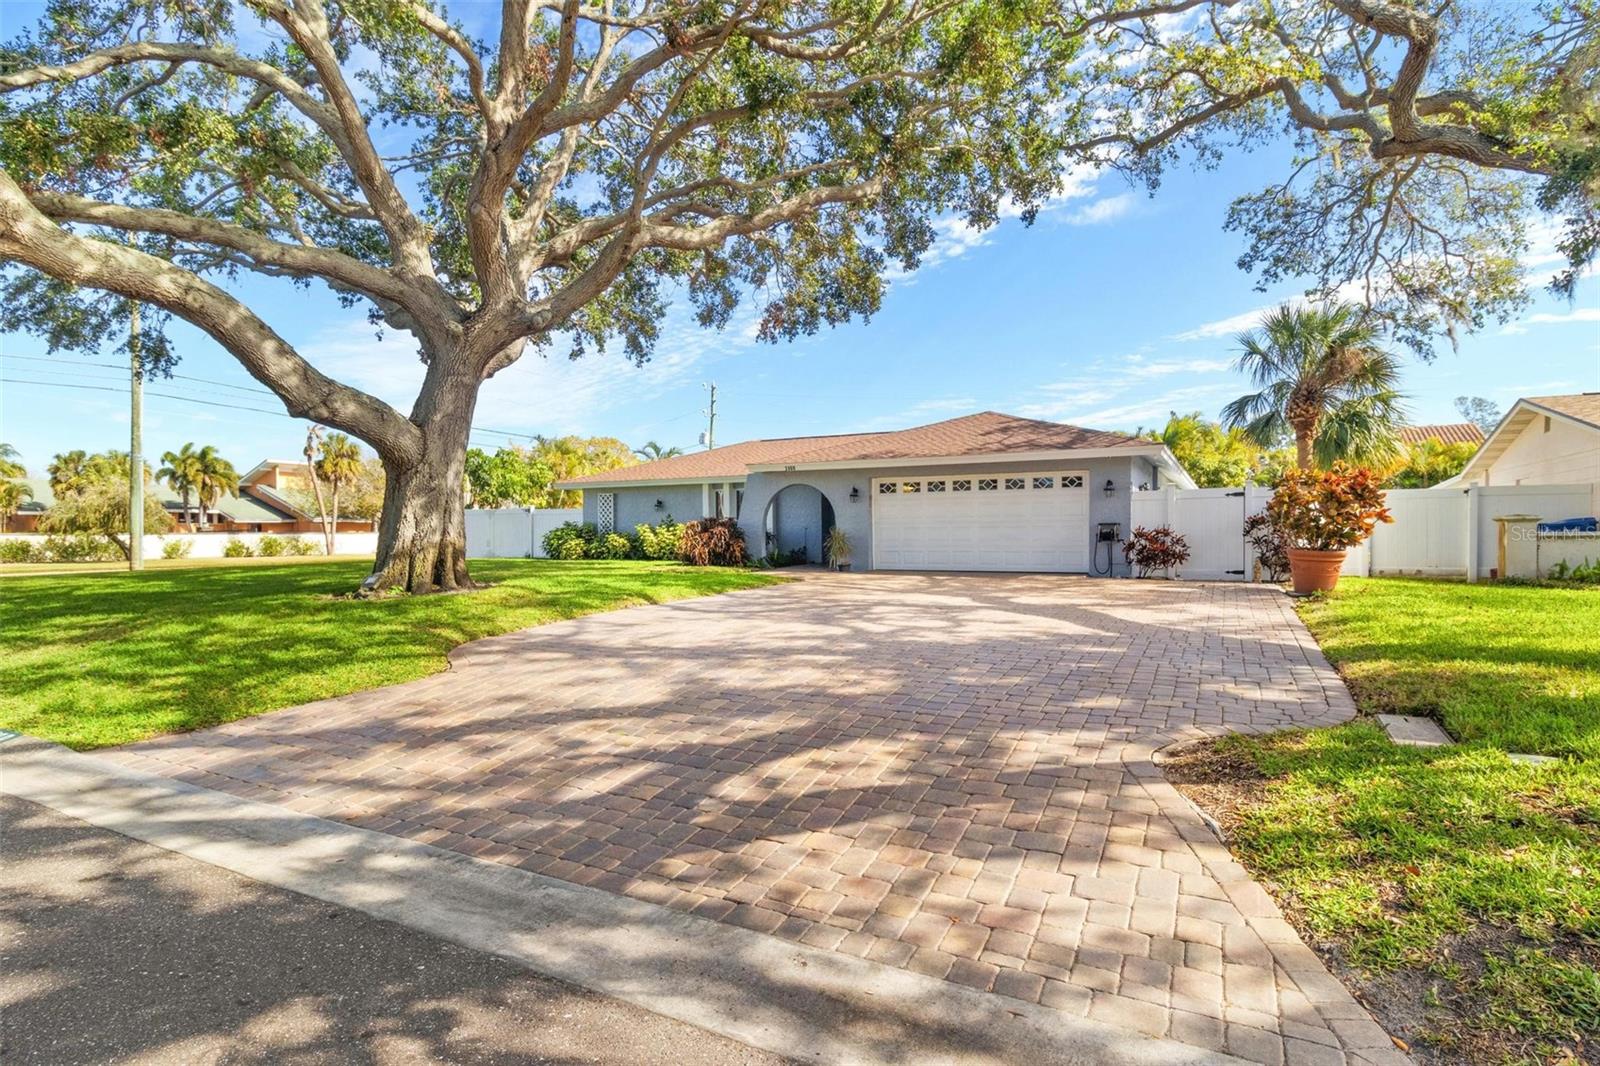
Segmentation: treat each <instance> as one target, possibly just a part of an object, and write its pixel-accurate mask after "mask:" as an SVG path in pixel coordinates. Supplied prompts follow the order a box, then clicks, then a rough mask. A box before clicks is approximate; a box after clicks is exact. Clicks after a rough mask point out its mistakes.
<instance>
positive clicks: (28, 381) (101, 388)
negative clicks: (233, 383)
mask: <svg viewBox="0 0 1600 1066" xmlns="http://www.w3.org/2000/svg"><path fill="white" fill-rule="evenodd" d="M0 383H3V384H6V385H43V386H45V387H47V388H52V389H81V390H85V391H89V392H115V393H122V394H126V393H127V391H128V390H127V387H126V386H123V387H122V388H116V387H114V386H111V385H79V384H75V383H68V382H65V381H39V380H37V379H34V378H0ZM145 395H146V396H159V397H161V398H162V399H165V400H177V401H179V402H180V403H193V404H199V405H201V406H202V407H225V408H228V409H229V410H233V411H251V412H254V413H255V414H260V415H273V416H275V417H277V418H288V419H291V420H293V421H300V419H298V418H295V416H294V415H291V414H290V413H289V412H287V411H268V410H265V409H264V408H260V407H244V406H242V405H240V404H234V403H219V402H217V401H216V400H197V399H195V398H194V397H193V396H179V395H176V394H175V393H170V392H146V393H145ZM473 432H474V433H475V434H476V435H477V436H478V440H477V446H479V447H485V446H494V447H498V446H499V442H498V441H494V442H493V443H492V445H491V442H490V441H489V440H486V439H484V434H495V435H500V434H505V435H507V436H513V437H527V438H528V439H529V440H535V439H537V437H536V435H535V434H531V433H510V432H509V431H507V430H499V429H485V428H483V427H481V426H474V427H473Z"/></svg>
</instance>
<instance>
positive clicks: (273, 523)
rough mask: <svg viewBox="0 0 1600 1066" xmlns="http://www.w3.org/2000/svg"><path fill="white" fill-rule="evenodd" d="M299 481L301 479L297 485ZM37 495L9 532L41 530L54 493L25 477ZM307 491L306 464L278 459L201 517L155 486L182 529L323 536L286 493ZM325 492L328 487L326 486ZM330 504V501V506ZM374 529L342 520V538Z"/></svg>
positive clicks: (368, 523)
mask: <svg viewBox="0 0 1600 1066" xmlns="http://www.w3.org/2000/svg"><path fill="white" fill-rule="evenodd" d="M297 479H298V480H297ZM20 480H21V481H22V482H23V484H25V485H27V486H28V489H29V491H30V492H32V494H33V496H32V498H31V499H28V500H24V501H23V503H22V506H21V507H19V508H18V509H17V513H16V514H15V515H13V516H12V517H11V519H10V520H9V521H8V522H7V523H6V528H5V531H6V532H7V533H34V532H37V531H38V529H39V519H40V518H42V517H44V513H45V512H46V511H48V510H49V509H50V508H51V507H52V506H54V505H55V494H54V493H52V492H51V491H50V481H49V479H48V478H22V479H20ZM302 485H303V486H304V490H305V491H306V492H309V491H310V481H309V480H308V479H307V474H306V464H305V463H296V462H289V461H286V460H280V459H269V460H267V461H266V462H264V463H258V464H256V466H255V467H253V468H252V469H251V470H250V472H249V473H247V474H245V475H244V476H242V477H240V478H239V492H238V494H237V495H235V494H233V493H226V494H224V495H223V496H221V497H219V498H218V499H217V501H216V503H215V504H213V505H212V506H211V507H208V508H206V509H205V511H204V513H203V514H202V513H201V507H200V502H199V501H198V500H197V499H195V497H194V496H193V494H191V495H190V497H189V506H188V508H187V509H185V507H184V505H183V500H182V499H180V498H179V496H178V494H177V493H176V492H173V491H172V490H171V489H170V488H168V487H167V486H166V485H164V484H158V485H156V486H155V491H156V492H157V493H159V494H160V500H161V506H162V508H163V509H164V510H166V512H167V514H169V515H171V516H172V520H173V522H175V523H176V524H177V526H178V528H179V529H180V530H185V531H192V530H194V529H196V528H199V529H204V530H206V531H209V532H217V533H278V534H287V533H321V532H322V523H321V521H320V520H318V518H317V517H316V515H314V514H310V513H308V512H306V511H304V510H302V509H301V508H300V506H299V505H297V504H296V503H295V502H293V501H292V500H291V499H290V498H289V497H288V495H286V493H288V492H291V491H295V490H298V489H299V488H301V486H302ZM323 491H324V492H327V486H326V485H324V486H323ZM329 502H330V504H331V502H332V501H331V500H330V501H329ZM373 528H374V526H373V522H372V520H371V519H366V518H344V519H340V521H339V529H338V531H339V532H340V533H359V532H367V531H370V530H372V529H373Z"/></svg>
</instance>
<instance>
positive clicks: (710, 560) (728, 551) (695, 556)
mask: <svg viewBox="0 0 1600 1066" xmlns="http://www.w3.org/2000/svg"><path fill="white" fill-rule="evenodd" d="M679 558H681V559H682V560H683V561H684V562H686V563H688V564H689V565H690V566H743V565H744V564H745V559H746V555H745V547H744V533H743V532H741V531H740V529H739V526H738V524H737V523H736V522H734V520H733V519H731V518H702V519H700V520H699V521H698V522H690V523H689V524H688V525H686V526H684V527H683V545H682V547H681V548H680V550H679Z"/></svg>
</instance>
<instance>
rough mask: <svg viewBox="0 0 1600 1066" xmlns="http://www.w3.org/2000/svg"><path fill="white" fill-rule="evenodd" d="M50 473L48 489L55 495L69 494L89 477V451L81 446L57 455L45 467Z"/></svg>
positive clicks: (76, 489)
mask: <svg viewBox="0 0 1600 1066" xmlns="http://www.w3.org/2000/svg"><path fill="white" fill-rule="evenodd" d="M45 472H46V473H47V474H49V475H50V491H51V492H52V493H54V494H55V495H56V496H57V497H61V496H70V495H72V494H73V493H74V492H76V491H78V490H79V489H80V488H82V487H83V485H84V483H85V482H86V481H87V480H88V477H89V453H88V452H86V451H84V450H83V449H82V448H78V449H76V450H74V451H70V452H66V453H63V454H59V455H57V456H56V457H55V458H54V459H51V460H50V465H49V466H47V467H45Z"/></svg>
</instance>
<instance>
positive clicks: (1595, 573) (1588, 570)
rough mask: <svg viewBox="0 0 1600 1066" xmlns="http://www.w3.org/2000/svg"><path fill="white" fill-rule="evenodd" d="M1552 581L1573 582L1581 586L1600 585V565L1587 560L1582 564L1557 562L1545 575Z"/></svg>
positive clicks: (1562, 560)
mask: <svg viewBox="0 0 1600 1066" xmlns="http://www.w3.org/2000/svg"><path fill="white" fill-rule="evenodd" d="M1545 576H1546V577H1548V578H1549V579H1550V580H1551V581H1571V582H1573V583H1574V584H1579V585H1600V563H1592V562H1590V561H1589V560H1588V559H1587V558H1585V559H1584V560H1583V562H1581V563H1568V562H1567V561H1566V560H1565V559H1560V560H1557V561H1556V565H1554V566H1552V567H1551V568H1550V571H1549V573H1547V574H1546V575H1545Z"/></svg>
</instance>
